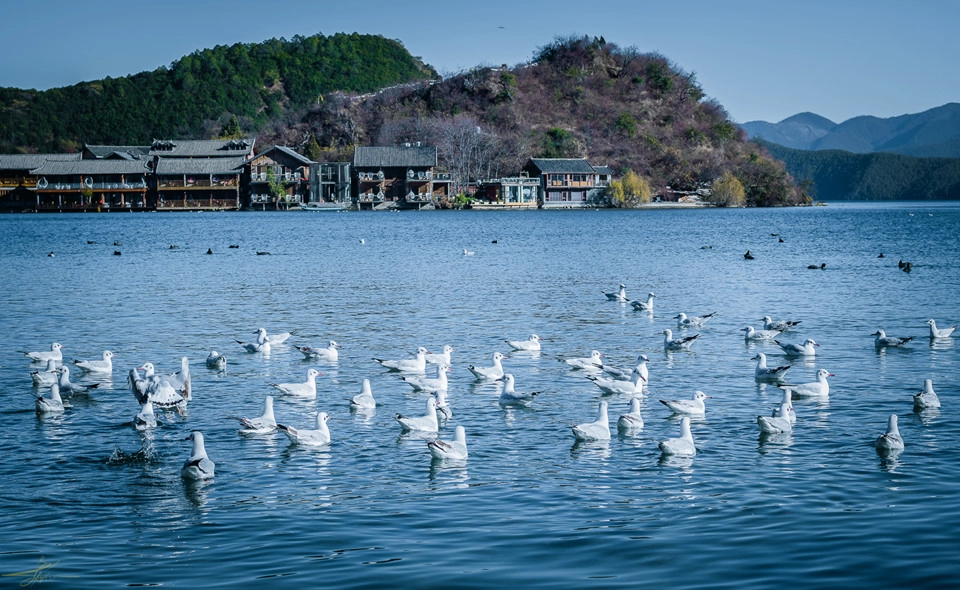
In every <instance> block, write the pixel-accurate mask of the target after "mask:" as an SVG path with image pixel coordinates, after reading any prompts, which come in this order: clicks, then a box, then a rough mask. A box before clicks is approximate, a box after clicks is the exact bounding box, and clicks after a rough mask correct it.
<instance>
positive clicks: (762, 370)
mask: <svg viewBox="0 0 960 590" xmlns="http://www.w3.org/2000/svg"><path fill="white" fill-rule="evenodd" d="M750 360H752V361H757V368H756V369H754V371H753V377H754V379H756V380H757V381H767V382H770V381H780V380H781V379H783V374H784V373H786V372H787V369H789V368H790V365H782V366H780V367H768V366H767V355H765V354H763V353H762V352H760V353H757V356H755V357H753V358H751V359H750Z"/></svg>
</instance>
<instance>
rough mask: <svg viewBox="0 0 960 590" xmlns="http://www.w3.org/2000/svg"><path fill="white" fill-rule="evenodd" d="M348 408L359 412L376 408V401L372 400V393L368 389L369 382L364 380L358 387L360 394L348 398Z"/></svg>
mask: <svg viewBox="0 0 960 590" xmlns="http://www.w3.org/2000/svg"><path fill="white" fill-rule="evenodd" d="M350 407H351V408H358V409H361V410H369V409H370V408H375V407H377V400H375V399H373V391H372V390H371V389H370V380H369V379H364V380H363V383H362V384H361V385H360V393H358V394H357V395H355V396H353V397H352V398H350Z"/></svg>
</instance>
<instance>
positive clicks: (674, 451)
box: [657, 416, 697, 457]
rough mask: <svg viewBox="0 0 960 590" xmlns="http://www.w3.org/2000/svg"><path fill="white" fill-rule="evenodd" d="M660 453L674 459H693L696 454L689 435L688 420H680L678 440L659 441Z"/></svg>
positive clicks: (685, 418)
mask: <svg viewBox="0 0 960 590" xmlns="http://www.w3.org/2000/svg"><path fill="white" fill-rule="evenodd" d="M657 446H659V447H660V452H661V453H663V454H664V455H673V456H676V457H693V456H694V455H696V454H697V447H696V446H694V444H693V434H691V433H690V418H688V417H686V416H684V417H683V418H681V419H680V438H668V439H667V440H664V441H661V442H660V444H659V445H657Z"/></svg>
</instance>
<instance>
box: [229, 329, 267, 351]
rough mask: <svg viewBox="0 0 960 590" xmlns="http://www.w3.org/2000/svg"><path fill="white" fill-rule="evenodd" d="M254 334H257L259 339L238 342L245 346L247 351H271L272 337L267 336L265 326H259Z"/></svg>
mask: <svg viewBox="0 0 960 590" xmlns="http://www.w3.org/2000/svg"><path fill="white" fill-rule="evenodd" d="M254 334H256V335H257V339H256V340H255V341H253V342H241V341H239V340H237V344H239V345H240V346H242V347H243V349H244V350H246V351H247V352H251V353H252V352H263V353H268V354H269V352H270V338H269V337H268V336H267V331H266V330H265V329H264V328H259V329H258V330H257V331H256V332H254Z"/></svg>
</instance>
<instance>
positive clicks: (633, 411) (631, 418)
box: [617, 397, 643, 431]
mask: <svg viewBox="0 0 960 590" xmlns="http://www.w3.org/2000/svg"><path fill="white" fill-rule="evenodd" d="M641 428H643V416H641V415H640V398H639V397H635V398H633V399H631V400H630V411H629V412H627V413H626V414H623V415H621V416H620V418H618V419H617V430H620V431H631V430H640V429H641Z"/></svg>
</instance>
